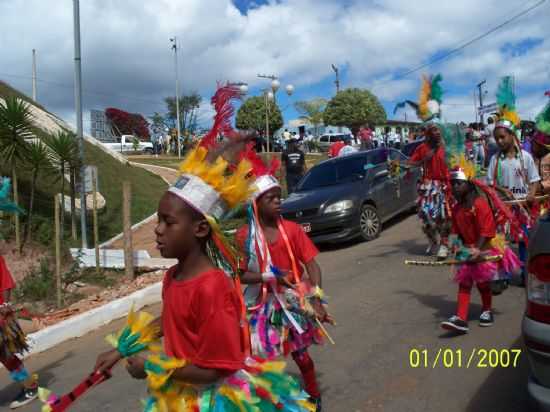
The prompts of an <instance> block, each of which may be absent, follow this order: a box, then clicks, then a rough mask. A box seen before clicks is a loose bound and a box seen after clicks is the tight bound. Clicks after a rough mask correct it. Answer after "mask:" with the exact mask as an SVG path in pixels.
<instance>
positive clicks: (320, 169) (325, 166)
mask: <svg viewBox="0 0 550 412" xmlns="http://www.w3.org/2000/svg"><path fill="white" fill-rule="evenodd" d="M366 164H367V158H366V157H365V156H352V157H347V158H342V159H339V160H337V161H333V162H327V163H322V164H319V165H317V166H315V167H313V168H312V169H311V170H310V171H309V172H308V174H306V176H305V177H304V179H303V180H302V181H301V183H300V185H299V187H298V191H306V190H313V189H318V188H320V187H326V186H332V185H335V184H339V183H347V182H353V181H355V180H358V179H360V178H361V176H364V175H365V173H366V172H365V170H366V169H367V168H366V167H365V166H366Z"/></svg>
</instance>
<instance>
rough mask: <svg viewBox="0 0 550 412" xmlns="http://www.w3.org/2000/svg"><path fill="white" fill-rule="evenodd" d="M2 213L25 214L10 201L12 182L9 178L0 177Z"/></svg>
mask: <svg viewBox="0 0 550 412" xmlns="http://www.w3.org/2000/svg"><path fill="white" fill-rule="evenodd" d="M0 182H1V186H0V211H2V212H7V213H23V209H21V208H20V207H19V206H17V205H16V204H15V203H14V202H11V201H10V200H9V197H10V192H11V180H10V179H9V177H4V178H2V177H0Z"/></svg>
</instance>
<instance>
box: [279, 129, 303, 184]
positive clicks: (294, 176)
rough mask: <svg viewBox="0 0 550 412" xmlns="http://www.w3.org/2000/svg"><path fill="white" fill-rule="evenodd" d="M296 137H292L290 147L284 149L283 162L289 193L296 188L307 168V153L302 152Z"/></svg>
mask: <svg viewBox="0 0 550 412" xmlns="http://www.w3.org/2000/svg"><path fill="white" fill-rule="evenodd" d="M296 143H297V142H296V140H295V139H290V140H289V142H288V147H287V149H285V150H284V151H283V155H282V162H283V164H284V167H285V174H286V187H287V193H288V194H291V193H293V192H294V191H295V190H296V185H298V182H299V181H300V179H301V178H302V176H303V175H304V173H305V170H306V155H305V154H304V152H302V151H301V150H300V149H299V148H298V145H297V144H296Z"/></svg>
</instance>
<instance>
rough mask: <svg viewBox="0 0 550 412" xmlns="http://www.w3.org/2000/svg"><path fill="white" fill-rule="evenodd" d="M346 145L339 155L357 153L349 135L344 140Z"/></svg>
mask: <svg viewBox="0 0 550 412" xmlns="http://www.w3.org/2000/svg"><path fill="white" fill-rule="evenodd" d="M344 144H345V146H344V147H342V148H341V149H340V151H339V152H338V156H348V155H350V154H353V153H357V149H356V148H355V147H353V146H352V145H351V139H350V138H349V137H348V138H346V140H344Z"/></svg>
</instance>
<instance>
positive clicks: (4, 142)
mask: <svg viewBox="0 0 550 412" xmlns="http://www.w3.org/2000/svg"><path fill="white" fill-rule="evenodd" d="M32 128H33V124H32V114H31V111H30V106H29V105H28V104H27V103H25V102H24V101H23V100H21V99H18V98H17V97H15V96H10V97H7V98H6V99H5V101H4V104H2V103H1V102H0V157H1V158H2V161H4V162H6V164H7V165H9V167H10V169H11V175H12V181H13V200H14V202H15V204H16V205H17V204H18V203H19V193H18V188H17V171H16V164H17V163H18V162H22V161H24V159H25V156H26V154H27V151H28V144H27V142H26V141H25V139H27V138H31V137H33V133H32ZM15 245H16V247H17V249H18V250H21V233H20V227H19V215H18V214H15Z"/></svg>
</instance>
